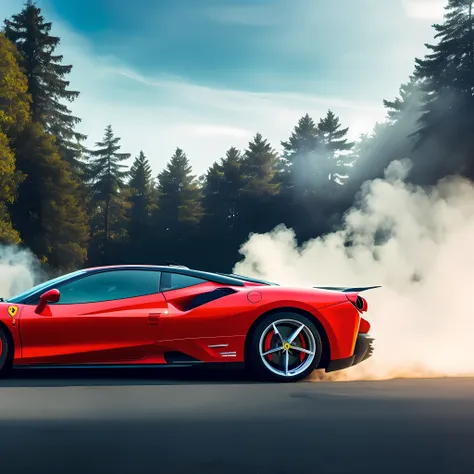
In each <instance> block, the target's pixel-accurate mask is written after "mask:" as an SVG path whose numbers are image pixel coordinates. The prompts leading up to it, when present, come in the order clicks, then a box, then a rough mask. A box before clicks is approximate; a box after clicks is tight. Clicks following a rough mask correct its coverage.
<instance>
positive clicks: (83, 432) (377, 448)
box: [0, 369, 474, 474]
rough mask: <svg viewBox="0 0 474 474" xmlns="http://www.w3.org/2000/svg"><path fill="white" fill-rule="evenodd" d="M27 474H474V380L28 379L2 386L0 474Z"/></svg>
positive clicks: (158, 375) (155, 375)
mask: <svg viewBox="0 0 474 474" xmlns="http://www.w3.org/2000/svg"><path fill="white" fill-rule="evenodd" d="M20 473H35V474H38V473H48V474H56V473H58V474H59V473H60V474H75V473H101V474H106V473H114V474H119V473H127V474H128V473H130V474H140V473H147V474H148V473H150V474H151V473H153V474H154V473H163V474H175V473H176V474H177V473H179V474H194V473H205V474H216V473H219V474H234V473H238V474H242V473H246V474H267V473H269V474H270V473H272V474H282V473H292V474H313V473H315V474H316V473H318V474H319V473H322V474H326V473H328V474H329V473H331V474H336V473H351V474H358V473H364V474H367V473H377V474H389V473H396V474H401V473H403V474H411V473H416V474H424V473H427V474H428V473H429V474H437V473H452V474H464V473H466V474H473V473H474V379H443V380H393V381H386V382H344V383H334V382H332V383H331V382H309V383H307V382H303V383H297V384H255V383H250V382H248V381H246V380H245V378H243V376H242V374H241V373H240V372H235V373H225V374H224V373H222V372H212V373H207V372H206V373H197V374H194V373H188V372H186V371H178V370H173V371H171V370H170V369H166V370H160V371H146V370H143V371H140V372H138V373H137V372H128V371H125V372H124V371H121V372H104V371H99V372H97V371H95V372H91V371H87V372H84V371H81V372H78V373H74V374H72V375H71V373H61V372H44V371H41V372H39V371H27V372H25V371H21V372H18V373H16V374H14V376H13V378H11V379H8V380H0V474H20Z"/></svg>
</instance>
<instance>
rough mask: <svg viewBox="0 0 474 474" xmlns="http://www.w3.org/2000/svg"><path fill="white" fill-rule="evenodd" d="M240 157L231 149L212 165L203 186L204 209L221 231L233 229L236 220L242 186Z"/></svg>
mask: <svg viewBox="0 0 474 474" xmlns="http://www.w3.org/2000/svg"><path fill="white" fill-rule="evenodd" d="M241 167H242V155H241V153H240V151H239V150H238V149H237V148H235V147H231V148H229V150H227V152H226V156H225V158H221V160H220V162H219V163H217V162H216V163H214V164H213V165H212V166H211V167H210V168H209V170H208V172H207V174H206V179H205V184H204V201H203V202H204V209H205V213H206V216H207V217H208V218H211V219H212V220H214V221H215V222H216V223H217V222H219V226H221V227H222V229H223V230H230V229H232V228H233V227H235V225H236V224H235V223H236V221H237V218H238V212H239V211H238V201H239V197H240V190H241V189H242V187H243V185H244V179H243V177H242V170H241Z"/></svg>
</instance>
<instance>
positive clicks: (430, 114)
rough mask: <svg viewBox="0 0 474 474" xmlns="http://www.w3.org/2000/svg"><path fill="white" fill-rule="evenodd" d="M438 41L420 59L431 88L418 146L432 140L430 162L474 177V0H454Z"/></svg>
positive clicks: (421, 74)
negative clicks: (473, 153) (473, 130)
mask: <svg viewBox="0 0 474 474" xmlns="http://www.w3.org/2000/svg"><path fill="white" fill-rule="evenodd" d="M433 27H434V29H435V31H436V35H435V38H436V39H437V40H438V43H437V44H434V45H426V46H427V48H428V49H429V50H430V53H429V54H427V55H426V56H425V57H424V59H416V67H415V77H416V78H417V79H420V80H421V81H422V82H423V84H422V90H423V92H424V93H425V95H424V103H423V107H422V112H423V115H422V117H421V119H420V129H419V130H418V134H417V136H418V142H417V148H418V149H419V148H420V147H422V146H424V145H431V151H432V152H433V157H432V163H431V164H430V167H432V168H433V167H438V166H441V167H442V168H443V169H442V172H441V174H442V175H446V174H448V173H463V174H465V175H467V176H468V177H474V159H473V155H472V149H473V148H474V134H473V132H472V123H473V122H474V0H449V2H448V5H447V6H446V13H445V16H444V22H443V23H442V24H435V25H433Z"/></svg>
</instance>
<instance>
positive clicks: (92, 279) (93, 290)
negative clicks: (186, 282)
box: [56, 270, 160, 305]
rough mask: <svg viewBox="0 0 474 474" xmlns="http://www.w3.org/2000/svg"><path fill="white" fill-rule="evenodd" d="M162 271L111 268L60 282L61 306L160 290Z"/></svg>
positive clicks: (133, 295)
mask: <svg viewBox="0 0 474 474" xmlns="http://www.w3.org/2000/svg"><path fill="white" fill-rule="evenodd" d="M159 282H160V272H157V271H152V270H110V271H105V272H100V273H94V274H92V275H88V276H86V277H84V278H81V279H79V280H76V281H72V282H70V283H65V284H64V285H59V286H58V290H59V291H60V293H61V297H60V299H59V302H58V303H56V304H58V305H62V304H80V303H98V302H101V301H114V300H121V299H125V298H134V297H138V296H146V295H152V294H153V293H158V291H159Z"/></svg>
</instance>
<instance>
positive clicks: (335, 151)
mask: <svg viewBox="0 0 474 474" xmlns="http://www.w3.org/2000/svg"><path fill="white" fill-rule="evenodd" d="M318 130H319V136H320V140H321V143H322V144H323V145H324V148H325V154H324V158H325V160H327V163H325V164H324V165H323V166H327V168H328V171H329V180H330V181H332V182H334V183H339V184H341V183H343V182H344V181H346V180H347V172H348V167H349V166H350V165H352V163H353V159H352V157H351V156H350V155H349V154H348V153H347V152H348V151H350V150H352V148H353V147H354V145H355V143H354V142H348V141H347V138H346V136H347V132H348V131H349V128H341V124H340V121H339V117H336V115H335V114H334V112H332V111H331V110H329V111H328V113H327V115H326V117H324V118H322V119H321V120H320V121H319V124H318Z"/></svg>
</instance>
